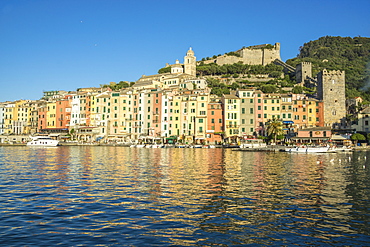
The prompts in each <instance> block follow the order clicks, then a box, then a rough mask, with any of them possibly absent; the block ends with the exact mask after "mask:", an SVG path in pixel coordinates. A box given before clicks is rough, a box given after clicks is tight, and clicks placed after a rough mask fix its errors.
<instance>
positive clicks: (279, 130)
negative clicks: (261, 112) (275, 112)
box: [266, 118, 284, 143]
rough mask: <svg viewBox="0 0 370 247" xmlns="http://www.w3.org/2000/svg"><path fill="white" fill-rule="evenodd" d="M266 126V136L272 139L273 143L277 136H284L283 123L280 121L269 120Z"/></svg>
mask: <svg viewBox="0 0 370 247" xmlns="http://www.w3.org/2000/svg"><path fill="white" fill-rule="evenodd" d="M266 125H267V127H266V131H267V135H268V136H271V137H272V138H274V142H275V143H276V138H277V136H279V135H283V134H284V130H283V123H282V122H281V121H280V120H278V119H275V118H274V119H272V120H269V121H268V122H267V123H266Z"/></svg>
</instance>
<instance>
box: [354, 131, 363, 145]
mask: <svg viewBox="0 0 370 247" xmlns="http://www.w3.org/2000/svg"><path fill="white" fill-rule="evenodd" d="M351 140H352V141H354V142H355V145H356V146H357V142H358V141H364V140H366V137H365V136H364V135H363V134H360V133H355V134H353V135H351Z"/></svg>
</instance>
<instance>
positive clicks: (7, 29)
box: [0, 0, 370, 102]
mask: <svg viewBox="0 0 370 247" xmlns="http://www.w3.org/2000/svg"><path fill="white" fill-rule="evenodd" d="M369 9H370V1H369V0H358V1H343V0H336V1H334V0H333V1H331V0H330V1H325V0H310V1H303V0H299V1H297V0H296V1H284V0H280V1H273V0H265V1H248V0H244V1H243V0H235V1H233V0H229V1H220V0H212V1H208V0H206V1H200V0H198V1H192V0H185V1H169V0H168V1H167V0H156V1H154V0H151V1H149V0H145V1H144V0H143V1H141V0H0V102H3V101H7V100H10V101H13V100H18V99H31V100H34V99H39V98H41V97H42V94H43V91H46V90H66V91H72V90H76V89H77V88H81V87H98V86H99V85H100V84H107V83H109V82H111V81H113V82H119V81H136V80H138V79H139V78H140V77H141V76H142V75H143V74H145V75H151V74H156V73H157V71H158V69H160V68H162V67H164V66H165V64H166V63H174V62H175V60H176V59H179V60H180V62H182V61H183V57H184V55H185V53H186V51H187V50H188V49H189V47H190V46H191V47H192V48H193V50H194V52H195V56H196V57H197V60H200V59H201V58H203V57H208V56H209V57H210V56H213V55H217V54H223V53H226V52H230V51H235V50H237V49H239V48H241V47H243V46H251V45H259V44H274V43H276V42H280V43H281V58H282V60H284V61H286V60H287V59H289V58H293V57H295V56H296V55H297V54H298V49H299V47H300V46H302V45H303V44H304V43H306V42H309V41H310V40H316V39H318V38H320V37H322V36H326V35H329V36H342V37H347V36H349V37H354V36H358V35H360V36H363V37H370V17H369Z"/></svg>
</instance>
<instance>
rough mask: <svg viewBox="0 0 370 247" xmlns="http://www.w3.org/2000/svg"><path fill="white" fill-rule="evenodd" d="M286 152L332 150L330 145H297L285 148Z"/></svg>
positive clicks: (324, 151)
mask: <svg viewBox="0 0 370 247" xmlns="http://www.w3.org/2000/svg"><path fill="white" fill-rule="evenodd" d="M285 152H290V153H327V152H330V147H328V146H312V147H311V146H297V147H288V148H285Z"/></svg>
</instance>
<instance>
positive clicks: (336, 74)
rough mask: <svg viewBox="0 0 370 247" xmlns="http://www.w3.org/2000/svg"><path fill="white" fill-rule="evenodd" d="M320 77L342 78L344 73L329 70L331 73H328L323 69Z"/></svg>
mask: <svg viewBox="0 0 370 247" xmlns="http://www.w3.org/2000/svg"><path fill="white" fill-rule="evenodd" d="M321 73H322V75H326V76H344V75H345V71H344V70H343V71H341V70H331V71H328V70H326V69H323V70H322V72H321Z"/></svg>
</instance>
